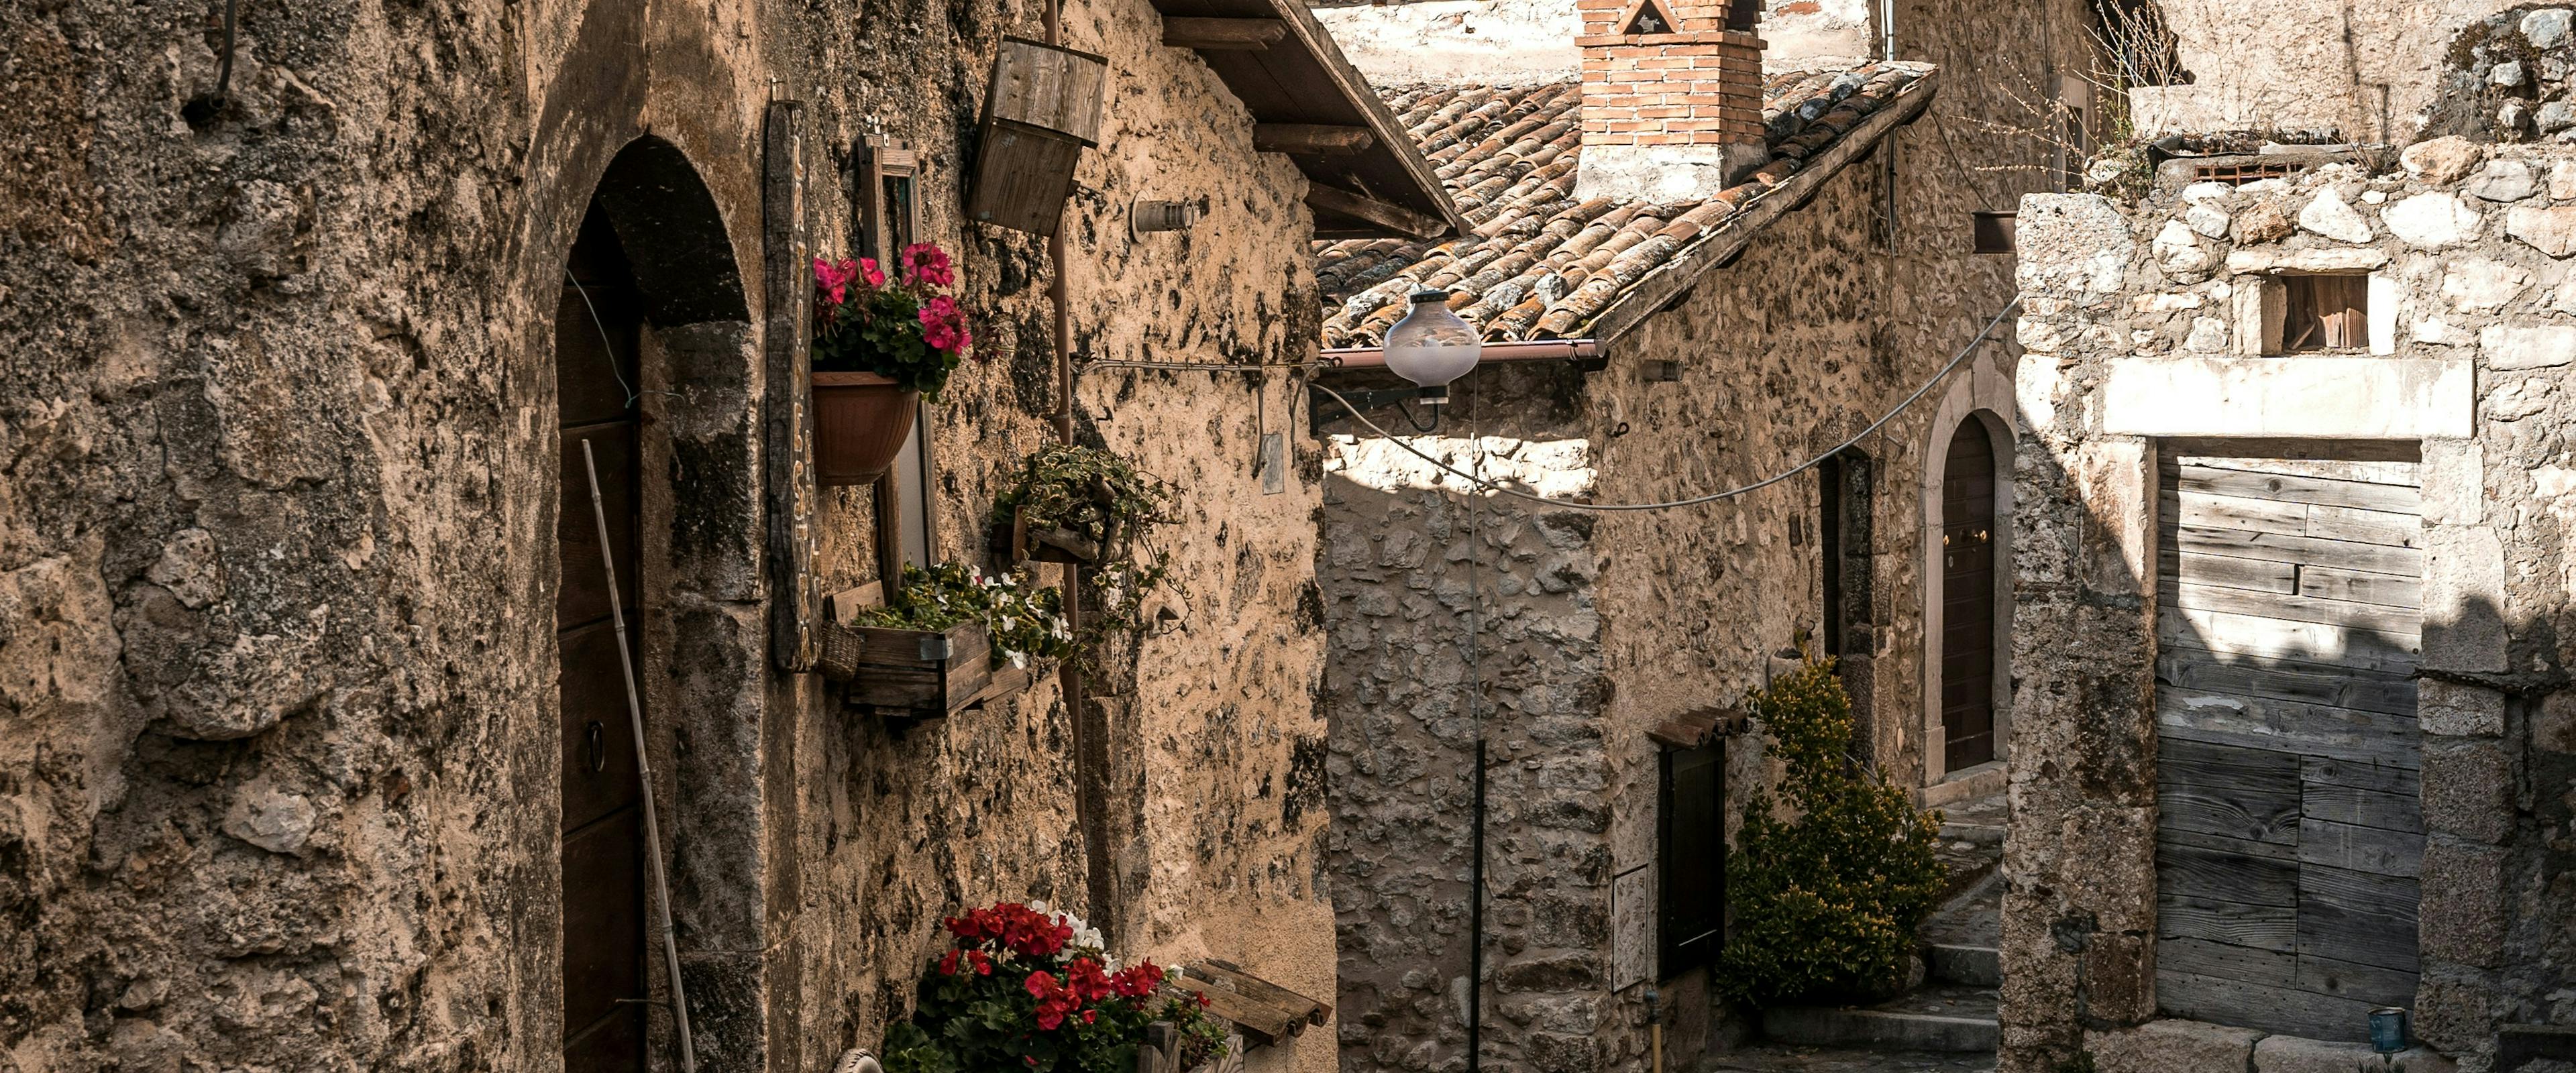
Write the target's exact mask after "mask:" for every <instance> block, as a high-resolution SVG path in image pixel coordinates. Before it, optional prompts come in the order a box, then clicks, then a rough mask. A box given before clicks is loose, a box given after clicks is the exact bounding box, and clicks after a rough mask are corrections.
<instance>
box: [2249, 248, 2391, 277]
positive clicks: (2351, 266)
mask: <svg viewBox="0 0 2576 1073" xmlns="http://www.w3.org/2000/svg"><path fill="white" fill-rule="evenodd" d="M2387 266H2388V251H2387V250H2383V249H2380V248H2379V247H2376V246H2338V247H2334V248H2331V249H2311V250H2290V249H2262V248H2255V249H2248V248H2246V247H2243V246H2239V247H2237V248H2236V250H2235V251H2234V252H2231V253H2229V254H2228V255H2227V271H2228V273H2229V274H2231V275H2244V274H2245V273H2248V272H2372V271H2377V270H2379V269H2381V268H2386V267H2387Z"/></svg>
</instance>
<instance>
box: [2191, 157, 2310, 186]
mask: <svg viewBox="0 0 2576 1073" xmlns="http://www.w3.org/2000/svg"><path fill="white" fill-rule="evenodd" d="M2306 170H2308V166H2307V164H2305V163H2301V162H2292V161H2245V160H2239V161H2231V162H2228V163H2222V164H2197V165H2194V166H2193V167H2192V169H2191V177H2192V179H2193V180H2194V181H2197V182H2209V183H2226V184H2227V185H2229V186H2243V185H2245V184H2247V183H2251V182H2261V181H2262V180H2265V179H2287V178H2289V177H2291V176H2294V175H2297V174H2299V173H2300V172H2303V171H2306Z"/></svg>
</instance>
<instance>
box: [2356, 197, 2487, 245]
mask: <svg viewBox="0 0 2576 1073" xmlns="http://www.w3.org/2000/svg"><path fill="white" fill-rule="evenodd" d="M2484 219H2485V218H2484V217H2482V216H2480V215H2479V214H2478V210H2476V209H2473V208H2470V207H2469V205H2468V203H2467V202H2465V201H2462V200H2460V199H2459V197H2458V196H2457V195H2453V194H2417V195H2415V196H2413V197H2410V198H2406V199H2404V200H2402V201H2398V202H2396V203H2394V204H2391V205H2389V206H2388V208H2386V209H2384V210H2382V211H2381V212H2380V214H2379V221H2380V222H2381V223H2384V224H2387V225H2388V233H2389V234H2392V235H2395V236H2397V238H2398V241H2400V242H2404V243H2405V244H2407V245H2409V246H2413V247H2415V248H2417V249H2421V250H2438V249H2441V248H2443V247H2446V246H2456V245H2459V244H2460V243H2463V242H2467V241H2469V240H2471V239H2474V238H2476V237H2478V225H2479V224H2481V223H2483V222H2484Z"/></svg>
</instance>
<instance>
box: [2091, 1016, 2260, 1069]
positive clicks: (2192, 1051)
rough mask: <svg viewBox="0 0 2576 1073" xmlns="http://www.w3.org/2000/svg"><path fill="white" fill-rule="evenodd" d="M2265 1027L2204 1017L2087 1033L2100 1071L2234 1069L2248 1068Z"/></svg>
mask: <svg viewBox="0 0 2576 1073" xmlns="http://www.w3.org/2000/svg"><path fill="white" fill-rule="evenodd" d="M2261 1038H2263V1033H2261V1032H2257V1031H2255V1030H2253V1029H2250V1028H2231V1027H2228V1026H2226V1025H2213V1024H2209V1023H2207V1022H2204V1021H2179V1020H2167V1021H2149V1022H2147V1023H2145V1024H2142V1025H2139V1026H2137V1027H2136V1028H2123V1029H2114V1030H2111V1031H2107V1032H2106V1031H2094V1032H2087V1033H2085V1034H2084V1049H2085V1050H2087V1051H2091V1052H2092V1054H2093V1069H2094V1071H2095V1073H2211V1071H2214V1070H2226V1071H2229V1073H2235V1071H2237V1070H2243V1069H2246V1068H2248V1067H2247V1064H2246V1063H2247V1061H2248V1060H2249V1059H2250V1057H2251V1056H2252V1055H2253V1053H2254V1046H2255V1041H2256V1040H2259V1039H2261Z"/></svg>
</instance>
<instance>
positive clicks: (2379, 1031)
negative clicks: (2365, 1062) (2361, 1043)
mask: <svg viewBox="0 0 2576 1073" xmlns="http://www.w3.org/2000/svg"><path fill="white" fill-rule="evenodd" d="M2370 1046H2371V1049H2372V1050H2375V1051H2378V1052H2379V1053H2381V1054H2395V1053H2397V1052H2399V1051H2402V1050H2405V1049H2406V1010H2405V1008H2404V1007H2402V1006H2382V1007H2380V1008H2378V1009H2375V1010H2372V1011H2370Z"/></svg>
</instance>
